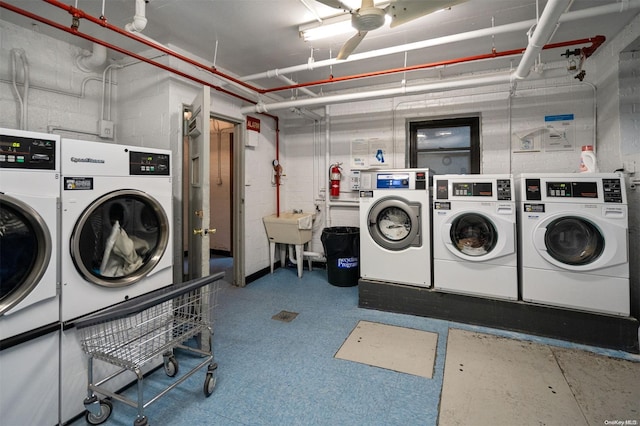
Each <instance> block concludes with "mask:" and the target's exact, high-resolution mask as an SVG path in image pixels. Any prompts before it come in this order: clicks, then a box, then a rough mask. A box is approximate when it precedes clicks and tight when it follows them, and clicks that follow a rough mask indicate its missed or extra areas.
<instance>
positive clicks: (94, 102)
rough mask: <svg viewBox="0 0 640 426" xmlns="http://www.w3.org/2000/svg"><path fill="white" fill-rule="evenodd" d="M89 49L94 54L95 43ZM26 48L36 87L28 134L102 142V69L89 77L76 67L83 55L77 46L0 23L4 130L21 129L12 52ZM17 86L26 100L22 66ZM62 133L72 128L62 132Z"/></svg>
mask: <svg viewBox="0 0 640 426" xmlns="http://www.w3.org/2000/svg"><path fill="white" fill-rule="evenodd" d="M87 47H88V48H89V49H91V46H90V44H87ZM12 49H22V50H23V51H24V55H25V57H26V59H27V61H28V65H29V76H30V78H29V82H30V85H29V86H30V87H29V91H28V96H27V98H26V99H25V100H24V102H25V105H27V111H28V119H27V123H26V126H24V129H25V130H31V131H36V132H51V131H53V130H55V132H56V133H58V134H62V135H63V136H68V137H75V138H77V139H87V140H99V138H98V119H99V118H100V113H101V97H102V70H101V71H100V73H85V72H83V71H80V69H79V68H78V67H77V66H76V65H75V61H76V58H77V57H78V56H79V55H80V54H81V53H82V52H83V49H80V48H78V47H75V46H71V45H69V44H68V43H64V42H61V41H58V40H54V39H52V38H50V37H46V36H44V35H42V34H40V33H39V32H38V26H37V25H34V27H33V31H27V30H25V29H24V28H21V27H18V26H15V25H13V24H10V23H8V22H5V21H2V20H0V80H1V81H0V111H2V113H1V114H0V126H2V127H8V128H20V123H19V115H20V112H19V107H18V105H19V102H18V99H17V98H16V96H15V95H14V93H13V89H12V83H11V82H12V81H13V77H12V61H11V50H12ZM16 65H17V66H16V68H17V71H16V82H17V83H18V90H19V92H20V96H21V97H24V96H23V95H24V86H23V84H22V83H23V82H24V81H25V80H24V74H23V72H22V63H21V61H20V60H18V61H17V63H16ZM60 129H66V131H61V130H60Z"/></svg>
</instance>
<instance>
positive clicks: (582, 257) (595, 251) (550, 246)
mask: <svg viewBox="0 0 640 426" xmlns="http://www.w3.org/2000/svg"><path fill="white" fill-rule="evenodd" d="M546 229H547V230H546V232H545V235H544V244H545V247H546V248H547V253H549V255H550V256H551V257H552V258H554V259H556V260H557V261H558V262H561V263H564V264H567V265H576V266H579V265H588V264H590V263H592V262H594V261H595V260H596V259H598V258H599V257H600V256H601V255H602V252H603V251H604V241H605V240H604V236H603V235H602V233H601V232H600V230H599V229H598V228H597V227H596V226H595V225H594V224H593V223H591V222H590V221H589V220H587V219H585V218H582V217H577V216H565V217H561V218H558V219H555V220H553V221H552V222H550V223H549V224H548V225H547V228H546Z"/></svg>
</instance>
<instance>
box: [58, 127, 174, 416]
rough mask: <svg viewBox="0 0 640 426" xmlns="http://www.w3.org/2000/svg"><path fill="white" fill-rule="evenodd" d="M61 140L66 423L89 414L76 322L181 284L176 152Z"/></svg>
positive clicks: (106, 368)
mask: <svg viewBox="0 0 640 426" xmlns="http://www.w3.org/2000/svg"><path fill="white" fill-rule="evenodd" d="M61 145H62V157H61V158H62V160H61V168H62V182H61V183H62V186H61V199H62V226H61V252H62V259H61V275H62V292H61V309H60V313H61V321H62V325H63V329H62V336H61V339H62V345H61V383H62V385H61V421H62V422H63V423H64V422H67V421H69V420H70V419H72V418H73V417H75V416H76V415H78V414H80V413H82V412H83V411H84V406H83V400H84V398H85V397H86V396H87V371H86V368H87V365H86V360H85V356H84V354H83V352H82V350H81V347H80V344H79V341H78V338H77V335H76V334H77V333H76V329H75V327H74V321H75V320H76V319H78V318H79V317H82V316H84V315H86V314H90V313H92V312H95V311H97V310H100V309H103V308H106V307H109V306H112V305H115V304H117V303H120V302H123V301H125V300H128V299H129V298H132V297H136V296H140V295H143V294H145V293H148V292H150V291H153V290H156V289H159V288H162V287H164V286H167V285H170V284H171V283H172V282H173V270H172V266H173V242H172V241H173V236H172V228H171V220H172V211H173V210H172V202H173V198H172V183H171V164H170V158H171V153H170V151H167V150H160V149H152V148H141V147H134V146H126V145H117V144H110V143H101V142H89V141H81V140H73V139H62V144H61ZM160 362H161V360H160ZM153 366H154V364H153V363H152V364H151V365H150V366H149V368H152V367H153ZM94 368H95V370H96V377H99V376H101V375H102V374H107V373H108V372H111V371H113V370H114V369H115V367H114V366H112V365H109V364H106V363H102V362H99V361H96V362H95V363H94ZM122 379H123V380H130V379H131V378H130V377H122ZM124 384H126V382H120V381H115V382H114V387H117V386H122V385H124ZM113 390H115V389H113Z"/></svg>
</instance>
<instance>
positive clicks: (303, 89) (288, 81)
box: [278, 75, 318, 97]
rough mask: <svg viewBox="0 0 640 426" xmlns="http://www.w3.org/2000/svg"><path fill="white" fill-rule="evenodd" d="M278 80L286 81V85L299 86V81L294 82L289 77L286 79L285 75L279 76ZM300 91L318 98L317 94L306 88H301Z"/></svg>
mask: <svg viewBox="0 0 640 426" xmlns="http://www.w3.org/2000/svg"><path fill="white" fill-rule="evenodd" d="M278 78H279V79H280V80H282V81H284V82H285V83H287V84H290V85H296V84H298V82H297V81H294V80H292V79H290V78H289V77H286V76H284V75H279V76H278ZM299 89H300V91H301V92H303V93H306V94H307V95H309V96H313V97H316V96H318V95H317V94H316V93H315V92H312V91H311V90H309V89H307V88H306V87H300V88H299Z"/></svg>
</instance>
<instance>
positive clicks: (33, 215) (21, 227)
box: [0, 193, 52, 315]
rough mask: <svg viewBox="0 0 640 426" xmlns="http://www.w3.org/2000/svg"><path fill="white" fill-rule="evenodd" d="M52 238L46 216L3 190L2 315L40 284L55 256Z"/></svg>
mask: <svg viewBox="0 0 640 426" xmlns="http://www.w3.org/2000/svg"><path fill="white" fill-rule="evenodd" d="M51 244H52V242H51V236H50V232H49V228H48V227H47V224H46V223H45V221H44V219H43V218H42V216H40V215H39V214H38V212H36V211H35V210H34V209H33V208H32V207H30V206H29V205H28V204H26V203H24V202H22V201H20V200H18V199H17V198H14V197H11V196H9V195H6V194H2V193H0V315H3V314H5V313H6V312H7V311H9V310H10V309H11V308H13V307H14V306H15V305H17V304H18V303H20V302H21V301H22V300H23V299H24V298H25V297H27V296H28V295H29V294H30V293H31V292H32V291H33V290H34V289H35V287H36V286H37V285H38V283H39V282H40V280H41V278H42V276H43V275H44V273H45V271H46V269H47V266H48V265H49V261H50V259H51V252H52V245H51Z"/></svg>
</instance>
